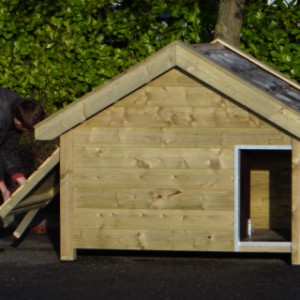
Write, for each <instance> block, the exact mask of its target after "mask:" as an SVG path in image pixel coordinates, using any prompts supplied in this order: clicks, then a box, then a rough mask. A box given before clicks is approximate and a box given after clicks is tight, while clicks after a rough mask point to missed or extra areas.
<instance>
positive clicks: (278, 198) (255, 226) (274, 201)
mask: <svg viewBox="0 0 300 300" xmlns="http://www.w3.org/2000/svg"><path fill="white" fill-rule="evenodd" d="M239 161H240V166H239V168H240V182H239V185H240V187H239V191H240V195H239V199H240V205H239V208H240V212H239V227H240V230H239V232H240V237H239V238H240V241H262V242H265V241H266V242H273V241H283V242H284V241H290V240H291V150H282V149H280V150H277V149H240V160H239Z"/></svg>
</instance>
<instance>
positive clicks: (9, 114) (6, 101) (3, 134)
mask: <svg viewBox="0 0 300 300" xmlns="http://www.w3.org/2000/svg"><path fill="white" fill-rule="evenodd" d="M18 101H20V96H19V95H18V94H17V93H14V92H12V91H10V90H8V89H5V88H2V87H0V180H1V179H4V174H5V172H6V173H7V174H8V175H10V176H11V175H13V174H16V173H22V171H23V170H22V161H21V159H20V157H19V154H18V140H19V137H20V133H19V132H18V131H17V130H16V129H15V127H14V124H13V108H14V106H15V104H16V103H17V102H18Z"/></svg>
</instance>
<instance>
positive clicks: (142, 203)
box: [73, 186, 234, 211]
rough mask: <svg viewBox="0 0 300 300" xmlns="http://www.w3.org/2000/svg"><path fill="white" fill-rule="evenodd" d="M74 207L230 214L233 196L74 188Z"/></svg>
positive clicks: (225, 192) (186, 191)
mask: <svg viewBox="0 0 300 300" xmlns="http://www.w3.org/2000/svg"><path fill="white" fill-rule="evenodd" d="M73 194H74V207H76V208H95V209H100V208H103V209H109V208H111V209H181V210H220V211H232V210H233V205H234V201H233V199H234V193H233V191H232V189H231V188H230V187H228V189H227V190H226V189H222V190H219V191H218V190H212V189H207V190H202V189H198V190H197V189H191V188H189V189H156V190H155V189H147V188H145V189H137V188H131V189H130V188H123V189H120V188H112V189H109V188H100V187H92V188H88V187H84V186H83V187H78V186H76V187H75V188H74V193H73Z"/></svg>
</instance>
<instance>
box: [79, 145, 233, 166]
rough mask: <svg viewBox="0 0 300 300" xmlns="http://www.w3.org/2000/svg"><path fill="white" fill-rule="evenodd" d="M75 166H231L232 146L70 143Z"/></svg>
mask: <svg viewBox="0 0 300 300" xmlns="http://www.w3.org/2000/svg"><path fill="white" fill-rule="evenodd" d="M73 150H74V152H73V156H74V167H75V168H120V169H127V168H143V169H234V150H233V149H222V148H210V149H200V148H199V149H195V148H179V149H178V148H164V149H161V148H147V149H146V148H125V149H124V148H123V149H121V148H113V147H111V148H104V147H101V148H98V147H89V146H88V147H87V146H82V147H74V148H73Z"/></svg>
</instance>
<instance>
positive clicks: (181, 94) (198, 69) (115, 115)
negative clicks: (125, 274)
mask: <svg viewBox="0 0 300 300" xmlns="http://www.w3.org/2000/svg"><path fill="white" fill-rule="evenodd" d="M224 50H225V54H226V55H227V56H226V55H225V57H226V59H227V60H228V65H226V64H224V61H223V60H221V61H222V63H223V65H222V64H220V63H219V62H218V60H219V56H218V53H217V52H219V53H221V52H222V51H224ZM228 53H229V54H228ZM232 53H233V54H234V57H233V58H232V57H230V55H231V54H232ZM221 55H222V56H224V53H223V54H221ZM228 55H229V58H228ZM243 55H244V54H243ZM243 57H244V56H243ZM239 58H241V54H240V52H239V51H238V50H235V49H231V48H230V47H229V46H227V45H225V44H224V43H222V42H217V43H216V44H211V45H202V47H200V46H199V49H198V46H197V49H195V47H190V46H186V45H184V44H182V43H178V42H176V43H173V44H171V45H169V46H167V47H166V48H164V49H162V50H161V51H159V52H158V53H156V54H155V55H154V56H151V57H150V58H149V59H147V60H145V61H144V62H142V63H140V64H138V65H137V66H135V67H134V68H132V69H130V70H129V71H128V72H126V73H125V74H123V75H120V76H118V77H117V78H115V79H113V80H112V81H110V82H109V83H107V84H106V85H105V86H103V87H100V88H98V89H96V90H95V91H93V92H92V93H91V94H88V95H87V96H85V97H83V98H82V99H79V100H78V101H76V102H74V103H73V104H71V105H70V106H69V107H67V108H66V109H64V110H62V111H61V112H58V113H57V114H55V115H53V116H51V117H50V118H49V119H48V120H46V121H44V122H43V123H42V124H40V125H39V126H38V127H37V130H36V135H37V137H38V138H41V137H43V138H46V139H47V138H53V137H56V136H59V135H60V136H61V199H62V200H61V209H62V220H61V225H62V227H61V234H62V248H61V251H62V259H73V258H74V257H75V252H76V251H75V250H76V249H80V248H102V249H106V248H109V249H154V250H199V251H239V250H242V247H240V248H236V243H237V231H238V229H237V225H236V223H237V221H236V215H237V213H236V207H235V205H234V203H235V201H234V199H235V193H236V188H235V183H236V182H237V181H238V178H237V177H236V156H237V155H236V150H235V149H236V148H235V147H236V146H237V145H239V146H240V149H242V148H243V147H242V146H243V145H244V146H245V145H247V146H253V145H255V146H256V147H258V146H259V147H264V146H266V145H267V146H268V147H283V148H288V149H290V148H291V147H293V154H292V155H293V159H292V160H293V161H294V158H295V157H296V156H297V155H298V154H297V153H298V152H297V151H294V149H297V143H298V142H297V136H298V130H299V129H298V128H296V126H295V124H296V123H297V122H298V119H299V116H298V113H297V112H296V111H295V109H294V107H291V105H289V103H288V102H287V101H286V98H284V97H283V96H282V94H280V96H281V99H279V98H277V97H275V95H273V94H272V93H270V92H268V91H267V90H266V89H265V88H267V89H268V88H269V87H270V83H264V84H263V85H262V86H258V85H257V83H255V82H251V80H252V79H253V78H254V79H256V80H257V76H258V75H260V73H258V74H254V75H252V74H247V77H244V78H243V77H242V76H240V75H237V74H236V73H235V72H234V71H235V70H233V71H232V70H231V63H232V61H233V62H236V60H237V59H239ZM246 60H247V59H246ZM242 63H243V64H242ZM251 64H255V65H256V66H257V69H258V72H262V70H263V72H266V74H271V75H270V76H271V78H272V80H273V81H275V83H274V84H279V85H280V86H281V84H283V83H284V85H283V87H284V88H286V87H288V88H289V89H290V90H292V92H293V93H296V94H297V91H298V90H297V85H295V84H294V83H292V82H289V81H288V80H285V79H283V78H282V77H281V75H280V76H279V75H278V74H276V73H275V72H274V71H272V72H269V71H268V68H266V67H264V66H262V65H261V66H260V65H259V66H258V64H257V62H256V61H252V59H251ZM240 65H242V66H241V67H243V66H245V65H246V66H245V68H246V69H247V67H248V65H247V64H246V63H245V61H244V60H241V61H240V63H239V64H238V66H240ZM235 69H236V67H235ZM239 71H241V70H239ZM245 73H247V72H246V71H245ZM259 78H261V77H259ZM133 79H134V80H133ZM268 79H269V80H270V78H269V77H268ZM277 80H278V81H277ZM273 81H272V84H273ZM259 82H260V80H259ZM277 91H278V90H277ZM283 98H284V99H283ZM257 99H259V103H257V102H258V101H257ZM289 99H290V98H289ZM102 100H103V101H102ZM293 104H294V105H296V103H295V102H294V101H293ZM68 116H69V117H68ZM241 145H242V146H241ZM297 168H298V166H297V164H294V170H295V171H296V170H297ZM294 173H295V174H296V175H297V172H294ZM294 173H293V174H294ZM292 177H293V178H292V179H291V181H295V180H297V177H295V176H294V175H293V176H292ZM263 180H265V179H263ZM292 194H293V199H295V201H297V199H298V197H297V195H298V193H297V190H296V189H295V190H293V191H292ZM293 201H294V200H293ZM295 222H296V219H295V220H294V217H293V223H295ZM293 234H294V233H293ZM292 241H293V242H292V244H293V247H294V249H295V253H297V251H296V250H297V247H298V246H297V245H298V244H297V234H295V236H294V237H293V238H292ZM258 247H261V245H259V246H258ZM282 248H284V251H286V249H287V248H288V247H287V248H285V246H284V247H281V245H279V246H278V247H277V248H276V249H275V251H278V252H280V251H281V250H282ZM252 249H254V248H252ZM261 251H266V247H265V246H262V247H261ZM296 255H297V254H293V256H294V260H295V261H297V260H296V258H295V257H296Z"/></svg>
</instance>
